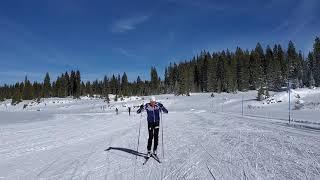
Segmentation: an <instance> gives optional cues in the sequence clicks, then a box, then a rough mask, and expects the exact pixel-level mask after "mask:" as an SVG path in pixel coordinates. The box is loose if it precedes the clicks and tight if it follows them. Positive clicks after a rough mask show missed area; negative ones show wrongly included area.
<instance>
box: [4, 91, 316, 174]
mask: <svg viewBox="0 0 320 180" xmlns="http://www.w3.org/2000/svg"><path fill="white" fill-rule="evenodd" d="M271 94H272V97H271V98H269V99H268V100H266V101H263V102H257V101H256V100H254V98H255V97H256V95H257V93H256V91H249V92H246V93H237V94H225V93H221V94H215V97H214V98H211V97H210V93H201V94H191V96H190V97H186V96H179V97H175V96H173V95H161V96H156V97H157V99H158V100H159V101H160V102H162V103H163V104H164V105H165V106H166V107H167V109H168V110H169V114H163V120H162V121H163V123H162V127H163V132H164V133H163V143H164V147H163V146H162V141H161V139H162V138H161V137H162V134H161V133H160V136H159V138H160V139H159V141H160V142H159V148H158V155H159V157H160V160H161V161H162V163H161V164H160V163H158V162H157V161H155V160H154V159H151V158H150V159H149V161H148V162H147V163H146V164H145V165H142V164H143V162H144V157H142V156H143V154H144V153H146V143H147V127H146V126H147V122H146V114H145V113H143V115H142V116H141V115H137V114H136V113H135V111H136V110H137V108H133V110H132V111H133V112H132V114H131V116H128V112H127V107H128V106H139V105H140V104H141V103H142V102H143V101H144V102H147V100H148V97H145V100H142V99H141V98H138V97H132V98H131V100H130V99H125V101H123V102H111V103H110V106H109V107H108V105H107V103H106V102H104V101H103V100H99V99H90V98H82V99H81V100H74V99H71V98H66V99H59V98H51V99H45V100H44V101H43V102H41V103H40V104H36V103H32V102H31V101H24V102H23V103H20V104H18V105H17V106H11V105H10V101H5V102H2V103H0V180H1V179H28V180H29V179H137V180H141V179H231V180H233V179H320V89H313V90H309V89H299V90H293V91H292V93H291V94H292V99H293V101H292V104H291V105H292V106H291V108H292V119H293V121H292V122H290V124H289V123H288V120H287V119H288V100H287V98H288V95H287V93H286V92H280V93H271ZM297 94H299V96H297ZM298 97H300V98H298ZM242 99H243V100H244V101H243V103H242ZM298 100H299V103H296V102H297V101H298ZM280 101H281V102H280ZM27 103H29V105H28V106H27V107H26V108H25V109H23V105H24V104H27ZM30 105H32V106H30ZM242 105H243V112H244V116H242ZM115 107H118V108H119V115H116V114H115ZM140 120H141V136H140V142H139V150H138V151H139V152H140V153H137V152H136V149H137V143H138V133H139V123H140ZM160 132H161V130H160ZM109 147H113V148H111V150H109V151H105V150H106V149H108V148H109ZM162 149H164V154H163V153H162V152H163V151H162ZM134 154H139V155H140V156H136V155H134Z"/></svg>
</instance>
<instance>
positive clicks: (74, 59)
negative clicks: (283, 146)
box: [0, 0, 320, 84]
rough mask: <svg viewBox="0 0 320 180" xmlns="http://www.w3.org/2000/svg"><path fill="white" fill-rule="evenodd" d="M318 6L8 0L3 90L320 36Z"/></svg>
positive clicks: (1, 6)
mask: <svg viewBox="0 0 320 180" xmlns="http://www.w3.org/2000/svg"><path fill="white" fill-rule="evenodd" d="M319 9H320V1H319V0H243V1H239V0H232V1H228V0H224V1H220V0H219V1H218V0H160V1H154V0H142V1H141V0H128V1H124V0H115V1H111V0H3V1H1V2H0V84H4V83H13V82H16V81H18V80H19V81H21V80H23V79H24V76H25V75H28V77H29V79H30V80H32V81H34V80H37V81H42V79H43V77H44V73H45V72H47V71H48V72H49V73H50V74H51V76H52V77H53V78H55V77H56V76H57V75H58V74H61V73H62V72H65V71H67V70H68V71H69V70H71V69H79V70H80V71H81V72H82V79H83V80H94V79H96V78H100V79H101V78H102V77H103V76H104V75H105V74H107V75H111V74H112V73H121V74H122V73H123V72H124V71H125V72H127V74H128V75H129V78H130V80H133V79H136V77H137V76H138V75H140V76H141V77H142V78H143V79H148V78H149V73H150V67H151V66H156V67H157V69H158V71H159V73H161V74H162V73H163V71H164V67H165V66H167V65H168V64H169V62H172V61H182V60H184V59H190V58H192V56H194V55H196V53H198V52H200V51H201V50H202V49H206V50H209V51H210V52H212V51H218V50H222V49H227V48H229V49H230V50H232V51H234V49H235V48H236V47H237V46H240V47H242V48H248V49H252V48H254V47H255V45H256V43H257V42H258V41H259V42H260V43H261V44H262V45H263V46H266V45H267V44H270V45H273V44H274V43H281V44H282V45H283V46H284V47H286V46H287V43H288V41H289V40H293V41H294V43H295V44H296V47H297V49H301V50H302V51H303V52H304V53H306V52H308V51H309V50H310V49H311V48H312V43H313V40H314V38H315V37H316V36H319V35H320V20H319V19H320V18H319V17H320V11H319Z"/></svg>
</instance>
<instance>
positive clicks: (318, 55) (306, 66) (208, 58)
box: [164, 37, 320, 98]
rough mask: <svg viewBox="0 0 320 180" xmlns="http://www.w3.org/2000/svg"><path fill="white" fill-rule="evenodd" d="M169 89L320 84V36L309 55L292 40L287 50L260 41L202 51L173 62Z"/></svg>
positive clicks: (167, 73) (179, 91) (168, 70)
mask: <svg viewBox="0 0 320 180" xmlns="http://www.w3.org/2000/svg"><path fill="white" fill-rule="evenodd" d="M164 84H165V88H164V89H165V92H164V93H175V94H178V95H179V94H189V93H190V92H217V93H219V92H228V93H232V92H237V91H248V90H259V94H258V97H259V98H261V97H262V96H261V97H260V95H265V96H268V91H270V90H272V91H282V90H285V89H287V87H288V84H289V85H290V87H291V88H299V87H319V86H320V39H319V37H317V38H316V39H315V41H314V44H313V50H312V51H311V52H309V53H308V55H307V58H305V57H304V55H303V54H302V52H301V51H297V50H296V48H295V45H294V43H293V42H292V41H290V42H289V44H288V48H287V50H285V49H283V48H282V47H281V45H280V44H275V45H274V46H273V47H271V46H269V45H268V46H267V47H266V49H265V50H264V49H263V48H262V46H261V44H260V43H257V45H256V47H255V49H253V50H251V51H249V50H243V49H241V48H240V47H237V48H236V50H235V52H231V51H229V50H223V51H220V52H213V53H209V52H207V51H202V52H201V53H200V55H198V56H196V57H193V58H192V59H191V60H186V61H184V62H182V63H178V64H176V63H174V64H170V65H169V67H167V68H166V70H165V75H164Z"/></svg>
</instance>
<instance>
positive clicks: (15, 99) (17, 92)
mask: <svg viewBox="0 0 320 180" xmlns="http://www.w3.org/2000/svg"><path fill="white" fill-rule="evenodd" d="M21 84H22V83H21ZM21 84H19V83H16V85H15V86H14V89H13V90H14V94H13V96H12V101H11V104H12V105H17V104H19V103H20V102H22V93H21V89H22V88H21V87H23V84H22V86H21Z"/></svg>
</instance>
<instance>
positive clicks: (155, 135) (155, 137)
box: [153, 125, 159, 151]
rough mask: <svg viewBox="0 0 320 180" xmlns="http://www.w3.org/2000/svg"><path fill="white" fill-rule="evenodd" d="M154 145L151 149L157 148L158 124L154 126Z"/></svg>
mask: <svg viewBox="0 0 320 180" xmlns="http://www.w3.org/2000/svg"><path fill="white" fill-rule="evenodd" d="M153 136H154V146H153V151H156V150H157V147H158V142H159V125H158V126H156V127H155V128H154V135H153Z"/></svg>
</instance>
